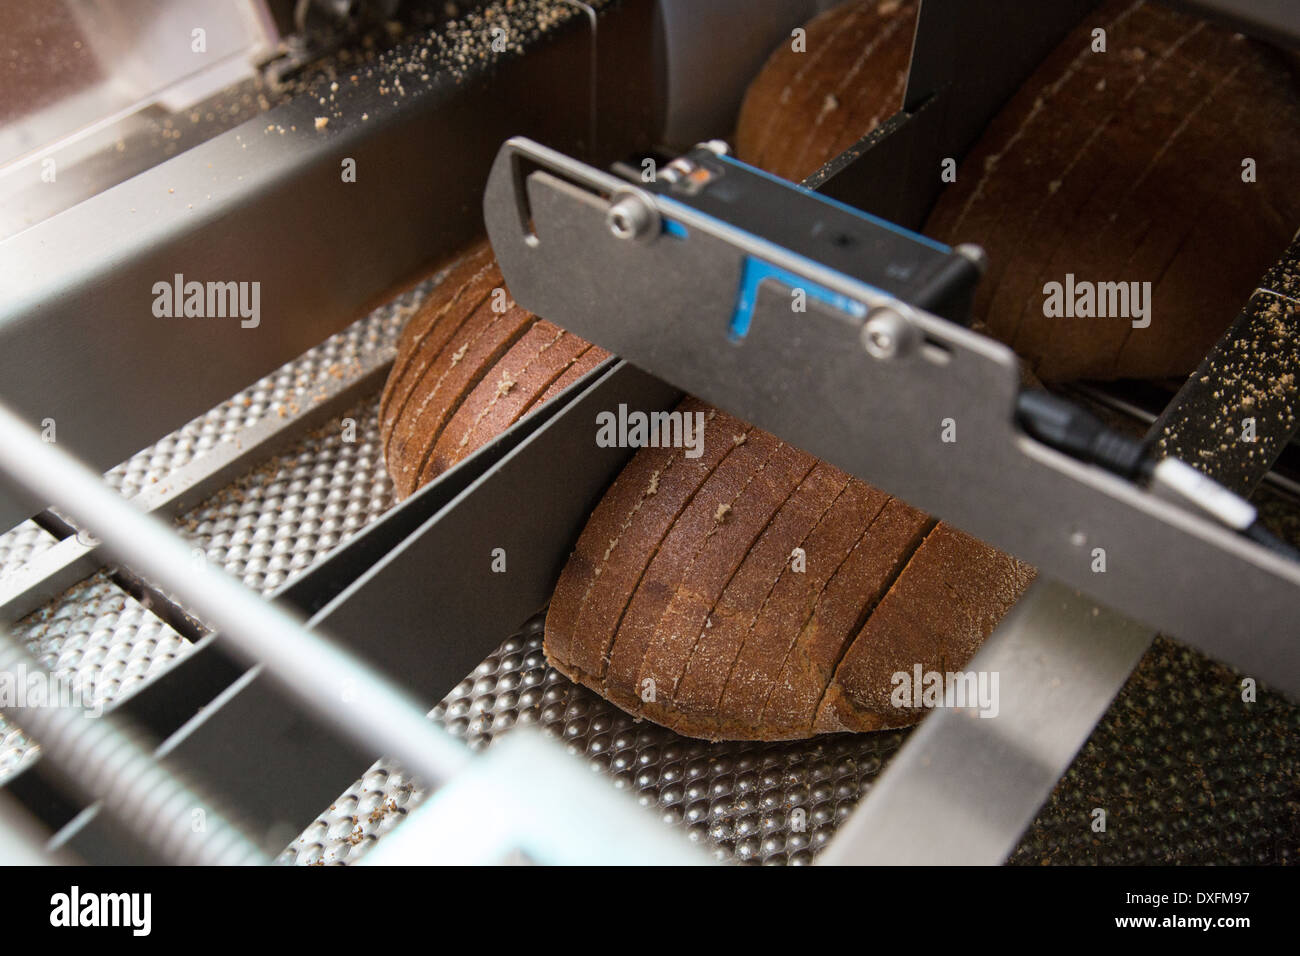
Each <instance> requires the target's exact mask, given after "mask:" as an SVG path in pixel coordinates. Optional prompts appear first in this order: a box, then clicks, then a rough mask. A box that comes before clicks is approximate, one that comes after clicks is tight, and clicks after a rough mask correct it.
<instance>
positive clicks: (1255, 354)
mask: <svg viewBox="0 0 1300 956" xmlns="http://www.w3.org/2000/svg"><path fill="white" fill-rule="evenodd" d="M1297 424H1300V238H1297V239H1296V240H1295V241H1294V242H1293V243H1292V244H1291V247H1290V248H1289V249H1288V250H1287V252H1286V254H1285V255H1284V256H1283V257H1282V258H1281V259H1280V260H1279V261H1278V262H1277V263H1276V264H1275V265H1274V266H1273V268H1272V269H1270V270H1269V272H1268V274H1267V275H1266V276H1265V278H1264V281H1263V284H1262V285H1261V287H1260V288H1259V289H1258V290H1256V292H1255V293H1254V294H1253V295H1252V296H1251V297H1250V300H1249V301H1248V302H1247V303H1246V305H1245V307H1244V308H1243V310H1242V313H1241V315H1240V316H1238V318H1237V319H1236V321H1235V322H1234V323H1233V325H1232V327H1231V328H1230V329H1229V330H1228V332H1227V333H1226V334H1225V335H1224V337H1223V338H1222V339H1221V340H1220V341H1219V343H1218V344H1217V345H1216V346H1215V347H1214V349H1212V350H1211V352H1210V354H1209V355H1207V356H1206V357H1205V360H1204V361H1203V362H1202V363H1201V365H1200V367H1198V368H1197V370H1196V371H1195V372H1193V373H1192V376H1191V378H1190V379H1189V381H1188V383H1187V385H1185V386H1184V387H1183V389H1182V390H1181V391H1180V392H1179V394H1178V396H1177V397H1176V398H1175V400H1174V402H1173V403H1172V404H1171V405H1170V408H1169V409H1168V410H1167V411H1166V412H1165V414H1163V415H1161V416H1160V419H1159V421H1158V422H1157V423H1156V426H1155V430H1154V435H1155V439H1156V445H1157V448H1158V450H1159V452H1160V453H1162V454H1164V455H1173V456H1175V457H1177V458H1181V459H1182V460H1183V461H1186V462H1187V463H1188V464H1190V465H1193V466H1195V467H1196V468H1199V469H1200V470H1201V471H1204V472H1205V473H1206V474H1208V475H1210V476H1212V477H1213V478H1215V479H1217V480H1218V481H1219V482H1221V483H1223V484H1226V485H1227V486H1229V487H1230V488H1233V489H1235V490H1238V491H1243V490H1246V489H1249V488H1252V487H1253V486H1254V485H1255V484H1256V483H1257V482H1258V479H1259V476H1260V475H1261V474H1262V473H1263V472H1264V471H1267V470H1268V468H1269V466H1270V465H1271V464H1272V463H1273V462H1274V461H1275V460H1276V459H1277V456H1278V455H1279V454H1280V453H1281V451H1282V449H1283V447H1284V446H1285V445H1286V443H1287V442H1288V441H1290V439H1291V436H1292V435H1294V434H1295V431H1296V427H1297Z"/></svg>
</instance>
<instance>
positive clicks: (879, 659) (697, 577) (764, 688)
mask: <svg viewBox="0 0 1300 956" xmlns="http://www.w3.org/2000/svg"><path fill="white" fill-rule="evenodd" d="M702 407H703V406H701V405H699V403H698V402H696V401H695V400H694V399H688V400H687V402H686V403H684V405H683V406H682V408H683V410H687V411H689V410H694V409H699V408H702ZM661 496H662V497H661ZM796 548H799V549H802V553H803V556H804V562H803V566H798V564H797V562H796V560H795V559H794V557H793V556H794V554H795V549H796ZM1032 577H1033V570H1032V569H1031V568H1029V567H1028V566H1026V565H1024V564H1022V563H1021V562H1019V561H1016V560H1015V559H1014V558H1011V557H1009V556H1007V555H1004V554H1001V553H1000V552H998V551H996V550H995V549H993V548H990V547H988V546H987V545H984V544H982V543H980V542H978V541H975V540H974V539H973V538H970V537H969V536H968V535H965V534H962V533H961V532H959V531H957V530H956V529H954V528H951V527H949V526H948V525H945V524H942V523H937V524H936V522H934V521H933V520H931V519H928V518H926V516H925V515H923V514H921V513H920V512H918V511H916V510H915V509H914V508H910V507H908V506H907V505H906V504H904V503H903V502H901V501H898V500H896V499H892V498H890V496H888V495H886V494H885V493H884V492H881V491H878V490H876V489H874V488H871V487H869V486H868V485H866V484H864V483H862V482H860V481H857V480H856V479H851V478H849V477H848V476H847V475H845V474H843V473H842V472H839V471H838V470H837V469H835V468H833V467H831V466H830V465H827V464H825V463H824V462H818V461H816V460H815V459H813V458H811V457H810V456H808V455H806V454H804V453H803V452H800V451H798V450H796V449H793V448H791V447H790V446H789V445H786V444H785V443H783V442H781V441H780V440H779V439H777V438H776V437H775V436H774V435H770V434H768V433H767V432H763V431H761V430H759V429H754V428H747V427H746V426H744V425H743V424H741V423H739V422H737V421H735V420H734V419H732V418H730V417H729V416H726V415H724V414H722V413H714V414H712V416H711V417H710V418H709V419H708V423H707V425H706V427H705V440H704V454H703V455H702V456H701V457H700V458H699V459H696V460H691V459H688V458H686V457H685V454H684V451H683V450H681V449H651V448H647V449H643V450H642V451H640V452H638V453H637V454H636V455H635V456H634V457H633V459H632V461H631V462H630V463H629V464H628V466H627V468H626V469H625V470H624V471H623V473H622V474H621V475H619V477H618V479H617V480H616V481H615V482H614V484H613V486H612V487H611V488H610V490H609V491H608V492H607V493H606V495H605V497H604V498H603V499H602V501H601V502H600V504H599V505H598V506H597V509H596V512H595V513H594V514H593V516H592V520H591V521H590V522H589V523H588V525H587V527H586V529H584V531H583V533H582V536H581V537H580V538H579V540H578V544H577V547H576V548H575V550H574V552H573V556H572V557H571V558H570V560H569V562H568V564H567V565H566V567H565V569H564V572H563V574H562V575H561V578H560V582H559V584H558V585H557V587H556V590H555V596H554V598H553V599H552V602H551V607H550V611H549V613H548V614H547V619H546V639H545V648H546V653H547V657H548V659H549V660H550V662H551V663H552V665H553V666H555V667H556V668H557V669H558V670H559V671H561V672H562V673H564V674H566V675H568V676H569V677H570V678H572V679H573V680H576V681H578V682H580V683H583V684H585V685H586V686H588V687H591V688H593V689H595V690H597V691H599V692H600V693H602V694H603V695H604V696H605V697H607V698H608V699H610V700H611V701H613V702H614V703H616V704H618V705H619V706H620V707H622V708H623V709H624V710H626V711H628V712H629V713H632V714H635V715H638V716H642V717H646V718H649V719H651V720H654V721H655V722H656V723H660V724H663V725H664V726H667V727H670V728H672V729H673V730H676V731H678V732H679V733H682V734H686V735H688V736H694V737H705V738H710V739H754V740H784V739H797V738H802V737H809V736H812V735H814V734H817V733H823V732H827V731H840V730H875V729H879V728H883V727H896V726H903V725H906V724H910V723H912V722H914V721H915V720H916V719H918V718H919V716H920V712H919V711H918V710H916V709H913V708H910V707H909V708H902V709H900V708H898V707H895V706H893V704H892V703H891V701H890V693H891V690H892V681H891V678H892V675H893V673H894V672H896V671H904V672H906V673H907V674H908V675H909V676H910V675H911V674H912V671H913V668H914V666H915V665H917V664H920V665H921V666H922V669H923V670H925V671H933V670H939V671H951V670H957V669H960V668H961V667H963V666H964V665H965V663H966V662H967V661H968V660H969V658H970V656H971V655H972V654H973V653H974V651H975V648H976V647H978V646H979V643H980V642H981V641H983V640H984V638H986V637H987V636H988V635H989V634H990V633H991V632H992V630H993V628H994V627H995V626H996V624H997V622H998V621H999V620H1000V619H1001V618H1002V616H1003V615H1004V614H1005V613H1006V612H1007V611H1008V610H1009V609H1010V608H1011V606H1012V605H1013V604H1014V603H1015V601H1016V600H1017V599H1018V598H1019V596H1020V594H1021V593H1022V592H1023V590H1024V588H1025V587H1026V586H1027V585H1028V583H1029V581H1030V580H1031V579H1032Z"/></svg>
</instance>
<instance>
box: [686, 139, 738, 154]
mask: <svg viewBox="0 0 1300 956" xmlns="http://www.w3.org/2000/svg"><path fill="white" fill-rule="evenodd" d="M695 147H696V148H697V149H707V150H708V151H709V152H710V153H712V154H713V155H714V156H729V155H730V154H731V147H730V146H728V145H727V142H726V140H721V139H711V140H708V141H707V142H704V143H696V144H695Z"/></svg>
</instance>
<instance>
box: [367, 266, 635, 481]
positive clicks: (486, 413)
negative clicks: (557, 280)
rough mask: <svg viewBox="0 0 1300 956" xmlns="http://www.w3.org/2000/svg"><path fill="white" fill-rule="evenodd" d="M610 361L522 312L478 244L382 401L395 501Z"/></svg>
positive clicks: (423, 322) (409, 333) (415, 326)
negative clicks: (604, 361)
mask: <svg viewBox="0 0 1300 956" xmlns="http://www.w3.org/2000/svg"><path fill="white" fill-rule="evenodd" d="M608 354H609V353H607V352H605V351H604V350H603V349H600V348H598V347H596V346H594V345H591V344H590V343H589V342H586V341H584V340H583V339H580V338H578V337H577V336H575V335H572V334H570V333H567V332H565V331H563V330H562V329H560V328H558V327H556V326H554V325H552V324H551V323H549V322H546V321H543V320H539V319H538V318H537V317H536V316H534V315H532V314H531V313H529V312H527V311H525V310H524V309H522V308H520V307H519V306H518V305H516V304H515V303H514V301H513V300H512V299H510V297H509V294H508V293H507V292H506V290H505V283H504V281H503V279H502V277H501V270H500V269H499V268H498V267H497V264H496V261H495V260H494V259H493V257H492V250H491V247H490V246H489V245H488V244H487V242H486V241H484V242H480V243H478V244H476V245H475V246H474V247H472V248H471V249H470V250H468V251H467V252H466V254H465V255H464V256H463V257H462V258H461V260H460V261H459V262H457V264H456V265H455V266H454V267H453V268H452V269H451V270H450V272H448V274H447V276H446V277H445V278H444V279H443V281H442V282H441V283H440V284H439V286H438V287H437V288H436V289H434V290H433V292H431V293H430V295H429V297H428V299H427V300H426V301H425V303H424V306H423V307H422V308H421V309H420V311H419V312H418V313H417V314H416V315H415V317H414V318H413V319H412V320H411V321H410V323H408V325H407V327H406V328H405V329H404V330H403V332H402V336H401V339H400V340H399V342H398V348H397V356H396V358H395V360H394V362H393V368H392V371H391V372H390V373H389V376H388V382H387V384H386V385H385V387H384V392H383V396H382V398H381V399H380V407H379V421H380V437H381V440H382V442H383V447H384V458H385V462H386V464H387V467H388V472H389V475H390V476H391V477H392V479H393V485H394V488H395V490H396V492H397V496H398V497H399V498H405V497H406V496H408V495H410V494H411V493H412V492H414V491H415V490H416V489H417V488H419V487H420V486H421V485H423V484H425V483H426V482H428V481H430V480H432V479H433V478H434V477H436V476H437V475H439V474H441V473H442V472H443V471H446V470H447V469H448V468H450V467H451V466H452V465H454V464H456V463H457V462H458V461H460V460H462V459H463V458H465V457H466V456H467V455H469V454H471V453H473V452H474V451H476V450H477V449H479V448H481V447H482V446H483V445H485V444H486V443H488V442H489V441H491V440H492V439H493V438H495V437H496V436H497V435H499V434H500V433H501V432H502V431H504V430H505V429H506V428H508V427H510V426H511V425H513V424H514V423H515V422H516V421H518V420H519V419H520V418H522V417H523V416H524V415H526V414H527V413H528V412H530V411H532V410H533V409H534V408H536V407H538V406H539V405H540V404H542V403H543V402H546V401H549V400H550V399H551V398H553V397H554V396H555V395H558V394H559V393H560V392H561V391H563V390H564V389H565V388H567V387H568V386H569V385H571V384H573V383H574V382H576V381H577V380H578V379H579V378H581V377H582V375H584V374H586V373H587V372H588V371H590V370H591V369H593V368H595V367H596V366H597V365H598V364H600V362H602V361H603V360H604V359H606V358H608Z"/></svg>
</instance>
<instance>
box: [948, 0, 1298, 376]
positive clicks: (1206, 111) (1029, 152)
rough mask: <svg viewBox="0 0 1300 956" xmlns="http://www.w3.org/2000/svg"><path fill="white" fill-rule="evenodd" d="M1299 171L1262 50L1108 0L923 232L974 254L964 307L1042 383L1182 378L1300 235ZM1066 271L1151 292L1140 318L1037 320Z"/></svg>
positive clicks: (989, 139) (1276, 72)
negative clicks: (1252, 166)
mask: <svg viewBox="0 0 1300 956" xmlns="http://www.w3.org/2000/svg"><path fill="white" fill-rule="evenodd" d="M1097 27H1101V28H1103V29H1104V30H1105V31H1106V44H1107V49H1106V52H1105V53H1094V52H1092V49H1091V46H1090V44H1091V42H1092V31H1093V29H1094V28H1097ZM1248 157H1249V158H1252V159H1254V160H1255V162H1256V172H1257V177H1258V181H1257V182H1253V183H1248V182H1243V180H1242V172H1243V169H1242V162H1243V159H1245V158H1248ZM1298 178H1300V103H1298V101H1297V96H1296V88H1295V84H1294V81H1293V78H1292V77H1291V75H1290V74H1289V72H1288V70H1287V68H1286V66H1285V65H1284V63H1283V61H1282V60H1281V59H1280V58H1279V57H1278V56H1277V54H1276V53H1275V52H1274V51H1271V50H1269V49H1267V48H1265V47H1263V46H1261V45H1260V44H1258V43H1256V42H1254V41H1251V40H1248V39H1246V38H1244V37H1241V36H1236V35H1233V34H1232V33H1231V32H1229V31H1227V30H1225V29H1223V28H1221V27H1218V26H1214V25H1211V24H1208V23H1206V22H1204V21H1202V20H1199V19H1197V18H1195V17H1191V16H1187V15H1184V14H1181V13H1177V12H1175V11H1173V10H1171V9H1169V8H1168V7H1166V6H1165V5H1164V4H1160V3H1146V4H1141V3H1133V2H1131V0H1114V2H1109V3H1106V4H1104V5H1103V6H1102V7H1101V8H1099V9H1098V10H1097V11H1096V12H1095V14H1094V15H1092V16H1090V17H1089V18H1088V19H1087V20H1086V21H1085V22H1084V23H1082V24H1081V25H1080V26H1079V27H1078V28H1076V29H1075V30H1074V31H1072V32H1071V34H1070V35H1069V37H1068V38H1067V39H1066V40H1065V41H1064V42H1063V43H1062V44H1061V45H1060V47H1059V48H1058V49H1057V50H1056V51H1055V52H1054V53H1053V54H1052V55H1051V56H1049V57H1048V59H1047V60H1046V61H1045V62H1044V63H1043V64H1042V65H1041V66H1040V67H1039V68H1038V69H1037V70H1036V71H1035V72H1034V74H1033V76H1032V77H1031V78H1030V80H1029V82H1028V83H1026V84H1025V85H1024V87H1022V88H1021V90H1020V91H1019V92H1018V93H1017V94H1016V95H1015V96H1014V97H1013V98H1012V99H1011V101H1010V102H1009V103H1008V104H1007V106H1006V107H1005V108H1004V109H1003V110H1002V112H1001V113H1000V114H999V115H998V117H997V118H996V119H995V120H994V122H993V123H992V124H990V126H989V127H988V129H987V130H986V132H985V134H984V136H983V137H982V139H981V140H980V141H979V143H978V144H977V145H976V146H975V148H974V149H973V150H972V151H971V153H970V155H968V156H967V157H966V158H965V160H964V161H963V163H962V165H961V167H960V169H959V171H958V175H957V181H956V182H955V183H954V184H952V185H950V186H948V187H947V188H946V190H945V192H944V193H943V195H942V196H941V198H940V200H939V203H938V205H937V206H936V208H935V210H934V211H933V213H932V215H931V217H930V221H929V224H928V226H927V229H926V231H927V232H928V233H930V234H931V235H934V236H935V237H937V238H939V239H941V240H944V241H947V242H966V241H968V242H977V243H980V244H981V245H983V246H984V247H985V249H986V250H987V251H988V253H989V262H990V267H989V271H988V273H987V274H986V275H985V277H984V279H983V281H982V282H981V283H980V286H979V289H978V293H977V299H976V307H975V315H976V317H977V318H979V319H982V320H983V321H984V322H985V323H986V324H987V326H988V328H989V330H990V331H991V333H992V334H993V335H995V336H996V337H998V338H1000V339H1002V340H1003V341H1004V342H1006V343H1008V344H1009V345H1011V346H1012V347H1013V348H1014V349H1015V350H1016V351H1017V352H1018V353H1019V354H1020V355H1021V356H1023V357H1024V358H1025V359H1026V360H1028V362H1029V363H1030V365H1031V366H1032V367H1033V369H1034V370H1035V371H1036V372H1037V373H1038V375H1039V376H1040V377H1041V378H1042V379H1044V380H1045V381H1061V380H1065V379H1071V378H1081V377H1082V378H1097V379H1103V378H1116V377H1128V378H1159V377H1169V376H1182V375H1186V374H1188V373H1189V372H1191V371H1192V369H1194V368H1195V367H1196V365H1197V364H1198V363H1199V362H1200V360H1201V359H1202V358H1203V357H1204V355H1205V353H1206V352H1207V351H1209V349H1210V347H1211V346H1212V345H1213V344H1214V342H1215V341H1216V339H1217V338H1218V337H1219V335H1221V334H1222V332H1223V330H1224V329H1225V328H1226V327H1227V325H1228V324H1229V323H1230V322H1231V321H1232V319H1234V318H1235V317H1236V315H1237V312H1238V309H1239V308H1240V306H1241V305H1242V304H1243V303H1244V302H1245V301H1246V299H1247V298H1248V297H1249V295H1250V293H1251V291H1252V290H1253V289H1254V288H1255V286H1256V284H1257V283H1258V280H1259V277H1260V276H1261V275H1262V274H1263V272H1264V270H1265V269H1266V268H1267V267H1268V266H1269V265H1270V264H1271V263H1272V262H1273V261H1274V260H1275V259H1276V257H1277V255H1278V254H1279V253H1280V252H1281V250H1282V249H1284V248H1285V247H1286V244H1287V242H1288V240H1289V239H1290V237H1291V236H1292V235H1293V234H1294V232H1295V230H1296V228H1297V226H1300V191H1297V190H1296V189H1295V183H1296V181H1297V179H1298ZM1067 273H1070V274H1073V275H1074V276H1075V277H1076V278H1077V279H1079V280H1086V281H1088V282H1151V283H1152V293H1151V312H1150V326H1149V327H1146V328H1134V327H1133V325H1132V322H1131V321H1130V320H1129V319H1128V318H1126V317H1123V316H1121V317H1117V318H1097V317H1078V318H1074V317H1055V316H1053V317H1047V316H1045V315H1044V299H1045V294H1044V285H1045V284H1046V283H1048V282H1061V283H1064V282H1065V278H1066V274H1067Z"/></svg>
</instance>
